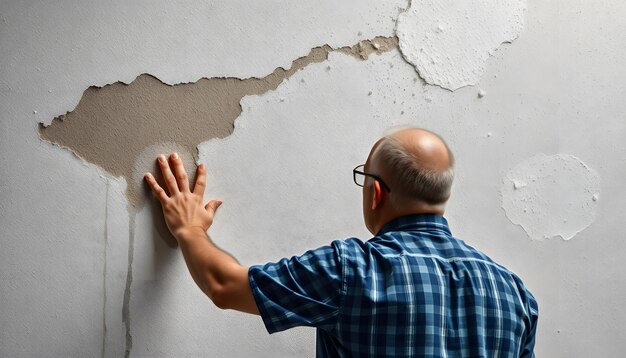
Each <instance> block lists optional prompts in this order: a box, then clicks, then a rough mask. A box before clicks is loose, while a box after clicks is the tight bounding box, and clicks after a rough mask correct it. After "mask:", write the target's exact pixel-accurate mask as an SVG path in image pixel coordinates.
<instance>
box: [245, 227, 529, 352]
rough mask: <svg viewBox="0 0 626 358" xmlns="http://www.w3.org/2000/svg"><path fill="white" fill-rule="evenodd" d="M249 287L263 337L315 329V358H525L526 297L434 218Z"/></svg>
mask: <svg viewBox="0 0 626 358" xmlns="http://www.w3.org/2000/svg"><path fill="white" fill-rule="evenodd" d="M249 279H250V285H251V287H252V292H253V295H254V299H255V301H256V304H257V306H258V308H259V311H260V313H261V317H262V318H263V322H264V324H265V327H266V328H267V331H268V332H269V333H274V332H278V331H282V330H285V329H288V328H292V327H296V326H312V327H316V328H317V356H319V357H350V356H355V357H365V356H370V357H373V356H378V357H396V356H401V357H534V353H533V349H534V345H535V332H536V328H537V302H536V301H535V299H534V297H533V296H532V294H531V293H530V292H529V291H528V290H527V289H526V288H525V287H524V284H523V283H522V281H521V280H520V279H519V277H517V276H516V275H515V274H513V273H512V272H510V271H509V270H507V269H506V268H504V267H503V266H501V265H499V264H497V263H495V262H493V261H492V260H491V259H490V258H489V257H487V256H485V255H484V254H482V253H481V252H479V251H477V250H475V249H473V248H472V247H470V246H468V245H467V244H465V243H464V242H463V241H460V240H457V239H455V238H454V237H452V234H451V233H450V230H449V229H448V224H447V221H446V219H444V218H443V217H441V216H437V215H411V216H406V217H401V218H397V219H395V220H393V221H392V222H390V223H389V224H387V225H385V226H384V227H383V228H382V230H381V231H380V232H379V233H378V235H376V236H375V237H374V238H372V239H370V240H369V241H367V242H362V241H360V240H358V239H355V238H350V239H347V240H344V241H334V242H333V243H332V244H331V245H330V246H324V247H320V248H319V249H315V250H311V251H308V252H306V253H305V254H304V255H302V256H299V257H292V258H291V259H282V260H281V261H279V262H277V263H268V264H266V265H264V266H252V267H251V268H250V270H249Z"/></svg>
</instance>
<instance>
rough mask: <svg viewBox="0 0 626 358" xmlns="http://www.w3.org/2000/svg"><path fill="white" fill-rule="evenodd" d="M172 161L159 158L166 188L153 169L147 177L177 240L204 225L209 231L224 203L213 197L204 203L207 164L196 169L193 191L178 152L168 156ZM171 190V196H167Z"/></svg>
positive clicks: (205, 229)
mask: <svg viewBox="0 0 626 358" xmlns="http://www.w3.org/2000/svg"><path fill="white" fill-rule="evenodd" d="M169 160H170V162H171V165H172V168H173V172H172V170H171V169H170V163H168V161H167V159H166V158H165V156H163V155H159V157H158V158H157V161H158V163H159V167H160V168H161V172H162V174H163V179H164V181H165V188H166V189H167V191H166V190H165V189H163V188H162V187H161V186H160V185H159V183H157V181H156V179H154V176H153V175H152V174H151V173H146V175H145V179H146V181H147V182H148V185H149V186H150V188H151V189H152V192H153V193H154V195H155V196H156V197H157V198H158V199H159V201H160V202H161V205H162V206H163V214H164V216H165V223H166V224H167V227H168V228H169V230H170V232H171V233H172V235H174V237H175V238H176V240H177V241H180V239H181V238H182V237H184V236H185V235H186V234H188V233H189V232H191V231H194V230H195V231H197V230H199V229H201V230H202V231H204V232H206V231H207V230H208V229H209V227H210V226H211V225H212V224H213V216H214V215H215V211H216V210H217V208H218V207H219V206H220V205H221V204H222V202H221V201H220V200H211V201H209V202H208V203H207V204H206V205H203V196H204V188H205V187H206V168H205V166H204V164H200V165H199V166H198V168H197V171H196V183H195V185H194V188H193V191H190V189H189V178H188V176H187V173H186V172H185V168H184V166H183V162H182V160H181V159H180V157H179V156H178V154H176V153H172V154H171V155H170V157H169ZM168 193H169V196H168Z"/></svg>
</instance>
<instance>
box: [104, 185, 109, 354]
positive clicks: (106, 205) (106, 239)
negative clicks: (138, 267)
mask: <svg viewBox="0 0 626 358" xmlns="http://www.w3.org/2000/svg"><path fill="white" fill-rule="evenodd" d="M106 187H107V190H106V198H105V201H104V202H105V203H104V265H103V266H104V267H103V268H102V290H103V295H104V297H103V303H102V358H104V357H105V356H106V337H107V314H106V313H107V249H108V247H109V180H108V179H107V181H106Z"/></svg>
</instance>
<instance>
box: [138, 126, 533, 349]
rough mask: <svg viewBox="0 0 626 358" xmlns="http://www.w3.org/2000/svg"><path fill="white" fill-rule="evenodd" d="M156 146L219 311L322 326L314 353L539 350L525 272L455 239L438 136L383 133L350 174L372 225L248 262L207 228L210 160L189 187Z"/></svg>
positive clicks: (174, 212) (170, 214)
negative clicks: (294, 253)
mask: <svg viewBox="0 0 626 358" xmlns="http://www.w3.org/2000/svg"><path fill="white" fill-rule="evenodd" d="M169 159H170V163H169V164H171V165H172V167H173V171H172V170H171V169H170V165H169V164H168V161H167V159H166V158H165V157H164V156H159V158H158V161H159V164H160V168H161V171H162V172H163V176H164V180H165V186H166V188H167V192H169V195H168V193H167V192H166V191H165V190H164V189H163V188H161V187H160V186H159V184H158V183H157V182H156V181H155V179H154V177H153V176H152V175H151V174H149V173H148V174H146V180H147V182H148V184H149V185H150V187H151V188H152V190H153V192H154V194H155V195H156V196H157V197H158V199H159V201H160V202H161V204H162V206H163V212H164V214H165V220H166V222H167V225H168V227H169V229H170V230H171V232H172V234H173V235H174V237H176V239H177V240H178V243H179V245H180V248H181V251H182V252H183V255H184V257H185V261H186V263H187V266H188V268H189V272H190V273H191V275H192V277H193V279H194V280H195V282H196V283H197V284H198V286H199V287H200V288H201V289H202V291H204V293H206V294H207V296H209V298H211V300H213V302H214V303H215V304H216V305H217V306H218V307H220V308H223V309H226V308H228V309H235V310H239V311H242V312H248V313H252V314H257V315H259V314H260V315H261V317H262V319H263V322H264V324H265V326H266V328H267V330H268V332H270V333H273V332H278V331H282V330H285V329H288V328H291V327H295V326H313V327H317V355H318V356H332V357H345V356H355V357H365V356H380V357H394V356H405V357H533V356H534V353H533V349H534V344H535V332H536V327H537V303H536V301H535V299H534V297H533V296H532V294H531V293H530V292H529V291H528V290H527V289H526V288H525V287H524V285H523V283H522V282H521V280H520V279H519V278H518V277H517V276H516V275H514V274H513V273H511V272H510V271H508V270H507V269H506V268H504V267H502V266H501V265H498V264H496V263H495V262H493V261H492V260H491V259H489V258H488V257H487V256H485V255H484V254H482V253H480V252H478V251H477V250H475V249H473V248H471V247H469V246H468V245H466V244H465V243H464V242H463V241H460V240H457V239H455V238H454V237H452V235H451V233H450V230H449V229H448V225H447V221H446V219H444V218H443V214H444V209H445V203H446V202H447V200H448V198H449V196H450V188H451V185H452V179H453V176H454V171H453V168H454V158H453V155H452V153H451V151H450V150H449V148H448V146H447V145H446V143H445V142H444V141H443V139H441V138H440V137H439V136H438V135H436V134H434V133H432V132H429V131H427V130H424V129H417V128H409V129H403V130H399V131H396V132H394V133H392V134H390V135H388V136H385V137H383V138H382V139H380V140H379V141H378V142H376V144H375V145H374V147H373V148H372V150H371V152H370V154H369V156H368V158H367V161H366V162H365V164H364V165H363V166H358V167H357V168H355V169H354V172H353V175H354V181H355V183H356V184H358V185H360V186H362V187H363V217H364V220H365V224H366V226H367V228H368V230H369V231H370V232H371V233H372V234H373V235H375V236H374V237H373V238H372V239H370V240H369V241H367V242H362V241H360V240H358V239H356V238H350V239H347V240H344V241H334V242H333V243H332V244H331V245H329V246H324V247H321V248H318V249H315V250H311V251H308V252H307V253H305V254H304V255H302V256H299V257H293V258H291V259H283V260H281V261H280V262H277V263H268V264H266V265H264V266H252V267H250V268H249V269H248V268H246V267H243V266H241V265H240V264H239V263H237V261H236V260H235V259H234V258H233V257H231V256H230V255H228V254H226V253H225V252H223V251H222V250H220V249H219V248H217V247H216V246H215V245H214V244H213V243H212V242H211V240H210V239H209V237H208V236H207V234H206V231H207V230H208V228H209V227H210V226H211V224H212V222H213V216H214V214H215V211H216V210H217V208H218V207H219V206H220V204H221V202H220V201H218V200H212V201H209V203H208V204H206V205H203V194H204V188H205V185H206V169H205V167H204V165H202V164H201V165H200V166H199V167H198V169H197V180H196V183H195V187H194V188H193V191H191V190H190V189H189V183H188V179H187V175H186V173H185V170H184V168H183V165H182V162H181V160H180V158H179V157H178V156H177V155H176V154H175V153H174V154H172V155H171V156H170V158H169Z"/></svg>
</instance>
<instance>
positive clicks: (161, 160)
mask: <svg viewBox="0 0 626 358" xmlns="http://www.w3.org/2000/svg"><path fill="white" fill-rule="evenodd" d="M158 158H159V162H161V163H163V162H164V161H165V156H164V155H163V154H160V155H159V157H158Z"/></svg>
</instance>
